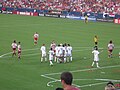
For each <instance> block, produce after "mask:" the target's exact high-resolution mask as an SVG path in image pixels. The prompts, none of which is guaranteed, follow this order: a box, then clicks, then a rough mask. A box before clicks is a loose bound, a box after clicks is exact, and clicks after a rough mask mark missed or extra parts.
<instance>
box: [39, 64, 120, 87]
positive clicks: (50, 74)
mask: <svg viewBox="0 0 120 90" xmlns="http://www.w3.org/2000/svg"><path fill="white" fill-rule="evenodd" d="M115 67H120V65H115V66H105V67H101V68H100V69H107V68H115ZM97 69H99V68H91V69H82V70H73V71H69V72H71V73H75V72H84V71H89V70H97ZM61 73H62V72H58V73H49V74H43V75H41V76H42V77H44V78H46V79H50V80H52V81H49V82H48V83H47V86H53V85H50V84H52V83H55V82H58V81H59V82H60V80H59V79H55V78H53V77H51V76H54V75H60V74H61ZM74 80H76V79H74ZM86 80H87V79H86ZM88 80H89V79H88ZM95 80H98V79H95ZM99 80H101V81H102V80H103V79H99ZM108 80H112V79H104V80H103V81H104V82H101V83H94V84H87V85H82V86H80V85H77V84H74V83H73V85H74V86H76V87H88V86H96V85H100V84H105V83H107V82H108ZM112 81H113V82H118V81H120V80H112Z"/></svg>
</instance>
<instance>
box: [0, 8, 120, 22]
mask: <svg viewBox="0 0 120 90" xmlns="http://www.w3.org/2000/svg"><path fill="white" fill-rule="evenodd" d="M0 13H3V14H17V15H28V16H48V17H58V18H69V19H75V20H84V19H85V18H84V15H87V16H88V20H91V21H101V22H112V23H118V24H120V19H119V18H120V15H118V14H114V15H110V14H108V13H93V12H85V13H82V12H76V11H70V12H69V11H58V10H35V9H28V8H9V7H0Z"/></svg>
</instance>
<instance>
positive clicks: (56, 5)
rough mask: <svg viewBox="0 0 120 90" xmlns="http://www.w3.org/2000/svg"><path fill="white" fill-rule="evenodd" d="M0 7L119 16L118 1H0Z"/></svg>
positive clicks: (119, 6)
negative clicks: (104, 13)
mask: <svg viewBox="0 0 120 90" xmlns="http://www.w3.org/2000/svg"><path fill="white" fill-rule="evenodd" d="M0 3H1V4H0V6H2V7H12V8H28V9H38V10H62V11H77V12H94V13H103V12H106V13H109V14H118V15H120V0H0Z"/></svg>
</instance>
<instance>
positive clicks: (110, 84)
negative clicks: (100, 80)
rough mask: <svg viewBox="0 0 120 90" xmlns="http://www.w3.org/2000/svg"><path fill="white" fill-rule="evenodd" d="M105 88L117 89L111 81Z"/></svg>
mask: <svg viewBox="0 0 120 90" xmlns="http://www.w3.org/2000/svg"><path fill="white" fill-rule="evenodd" d="M105 90H115V87H114V84H113V83H112V82H111V81H109V82H108V83H107V85H106V86H105Z"/></svg>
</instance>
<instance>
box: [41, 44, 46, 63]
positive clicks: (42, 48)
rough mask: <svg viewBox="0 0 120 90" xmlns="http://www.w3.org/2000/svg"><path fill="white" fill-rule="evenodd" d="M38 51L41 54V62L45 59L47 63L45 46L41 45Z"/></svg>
mask: <svg viewBox="0 0 120 90" xmlns="http://www.w3.org/2000/svg"><path fill="white" fill-rule="evenodd" d="M40 50H41V54H42V57H41V62H43V60H44V59H45V61H47V57H46V56H47V55H46V47H45V44H43V45H42V46H41V48H40Z"/></svg>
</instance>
